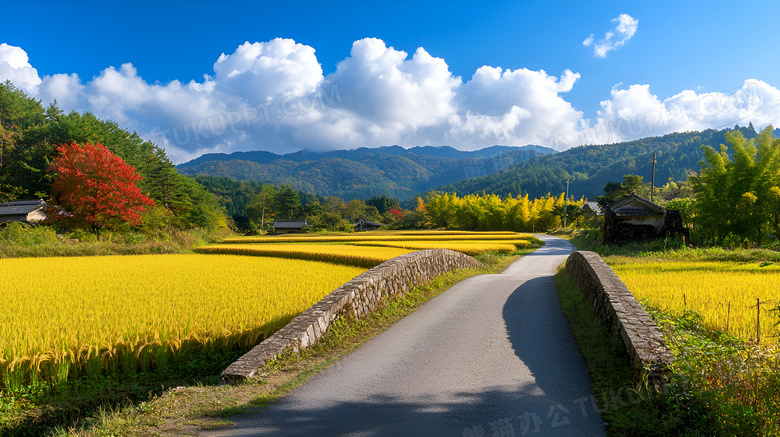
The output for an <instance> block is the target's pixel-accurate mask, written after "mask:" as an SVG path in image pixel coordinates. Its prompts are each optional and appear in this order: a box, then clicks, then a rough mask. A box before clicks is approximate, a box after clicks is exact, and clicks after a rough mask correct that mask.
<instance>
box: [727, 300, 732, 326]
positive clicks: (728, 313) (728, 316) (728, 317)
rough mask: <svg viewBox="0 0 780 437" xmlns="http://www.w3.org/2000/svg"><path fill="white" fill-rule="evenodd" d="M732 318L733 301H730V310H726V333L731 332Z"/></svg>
mask: <svg viewBox="0 0 780 437" xmlns="http://www.w3.org/2000/svg"><path fill="white" fill-rule="evenodd" d="M730 318H731V301H729V306H728V309H727V310H726V333H728V332H729V319H730Z"/></svg>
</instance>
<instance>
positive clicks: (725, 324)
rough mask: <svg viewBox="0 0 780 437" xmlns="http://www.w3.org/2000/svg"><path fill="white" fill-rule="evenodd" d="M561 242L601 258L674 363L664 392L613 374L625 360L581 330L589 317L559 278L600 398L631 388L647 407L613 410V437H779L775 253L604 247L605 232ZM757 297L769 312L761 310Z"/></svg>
mask: <svg viewBox="0 0 780 437" xmlns="http://www.w3.org/2000/svg"><path fill="white" fill-rule="evenodd" d="M559 234H560V235H563V236H566V237H569V238H570V239H571V241H572V242H573V243H574V244H575V245H576V246H577V247H578V248H579V249H581V250H592V251H595V252H597V253H599V254H600V255H602V257H603V258H604V260H605V261H606V262H607V264H609V265H610V266H611V267H613V269H614V270H615V272H616V273H617V274H618V276H620V277H621V279H623V280H624V282H625V283H626V285H627V286H628V288H629V290H631V291H632V293H634V295H635V296H636V297H637V299H638V300H640V302H641V303H642V305H643V306H644V308H645V310H646V311H647V312H648V314H649V315H650V316H651V318H652V319H653V320H654V321H655V322H656V323H657V324H658V325H659V328H660V329H661V331H662V333H663V334H664V338H665V339H666V341H667V345H668V346H669V347H670V348H671V349H672V351H673V352H674V354H675V361H674V363H673V365H672V366H671V367H670V369H669V373H668V375H667V384H666V386H665V387H664V388H663V390H661V391H657V390H654V389H653V388H652V387H651V386H650V385H648V384H647V383H646V382H645V381H644V380H643V374H642V373H639V372H630V371H626V370H624V371H623V372H622V373H621V372H620V371H617V370H614V368H615V367H617V368H622V369H627V368H628V363H627V361H626V358H625V356H621V354H620V353H617V352H615V351H612V353H610V352H609V349H610V346H609V345H604V344H599V342H600V339H599V335H598V334H597V333H595V331H594V329H592V327H591V328H588V326H584V327H583V326H578V325H582V323H584V322H583V320H587V318H588V317H591V318H592V317H593V316H592V310H591V309H590V305H588V304H587V303H586V302H584V300H583V297H582V295H581V293H579V291H578V290H576V287H575V286H574V285H573V283H572V282H571V280H570V279H568V278H567V275H566V273H565V272H560V273H559V274H558V280H559V288H560V290H561V299H562V305H563V306H564V311H565V312H566V313H567V316H568V317H569V321H570V324H571V325H572V328H573V330H574V331H575V336H577V339H578V343H579V345H580V348H581V350H582V351H583V354H584V355H585V357H586V360H587V361H588V366H589V368H590V371H591V378H592V380H593V388H594V393H597V394H598V393H609V392H610V390H612V391H615V390H620V389H623V390H624V391H625V390H626V388H628V389H629V390H632V391H633V392H634V393H635V394H636V396H637V397H635V399H640V400H641V402H631V403H625V402H624V403H613V404H610V408H609V409H607V411H606V412H605V413H602V414H603V416H604V417H605V419H606V420H607V422H608V424H609V434H610V435H626V436H628V435H718V436H733V435H761V436H776V435H780V358H779V357H780V346H779V345H778V334H780V330H779V329H778V323H779V322H780V318H779V316H780V314H779V313H778V308H780V305H778V303H777V301H776V300H773V299H777V298H778V295H777V294H776V286H775V284H776V283H777V275H778V273H779V272H778V270H777V267H776V263H777V262H778V260H779V259H780V254H778V252H776V251H774V250H772V249H766V248H750V249H745V248H724V247H722V246H709V247H708V246H705V247H692V246H691V245H690V243H688V242H686V243H685V244H683V242H682V239H681V238H680V239H675V240H671V239H667V240H663V239H661V240H656V241H648V242H641V243H629V244H626V245H623V246H604V245H602V244H600V232H599V231H567V232H561V233H559ZM735 281H736V282H735ZM756 296H758V298H759V299H760V300H761V302H763V303H764V307H763V309H762V308H760V307H758V308H757V307H756V306H755V303H756V301H755V298H756ZM751 302H752V304H753V306H752V307H751ZM757 316H758V317H757ZM760 317H763V322H761V320H760ZM593 320H595V319H593ZM759 332H763V335H762V338H761V339H760V340H759V338H758V335H757V334H758V333H759ZM605 363H606V364H605ZM620 375H623V376H622V377H620ZM597 396H598V395H597ZM606 399H609V398H606ZM607 402H608V400H607ZM626 418H631V419H628V420H627V419H626Z"/></svg>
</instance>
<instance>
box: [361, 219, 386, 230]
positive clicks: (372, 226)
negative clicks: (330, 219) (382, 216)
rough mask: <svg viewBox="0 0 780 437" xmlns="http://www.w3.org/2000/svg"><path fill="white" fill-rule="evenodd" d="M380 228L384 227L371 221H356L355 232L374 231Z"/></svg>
mask: <svg viewBox="0 0 780 437" xmlns="http://www.w3.org/2000/svg"><path fill="white" fill-rule="evenodd" d="M382 226H385V225H383V224H382V223H378V222H373V221H371V220H358V221H357V223H355V232H363V231H376V230H377V229H379V228H381V227H382Z"/></svg>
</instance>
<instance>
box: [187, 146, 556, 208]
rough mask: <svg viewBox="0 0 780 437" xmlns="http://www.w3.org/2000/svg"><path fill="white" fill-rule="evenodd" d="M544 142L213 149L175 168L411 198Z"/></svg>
mask: <svg viewBox="0 0 780 437" xmlns="http://www.w3.org/2000/svg"><path fill="white" fill-rule="evenodd" d="M553 153H555V151H554V150H553V149H550V148H547V147H541V146H533V145H529V146H523V147H510V146H493V147H488V148H485V149H481V150H476V151H462V150H457V149H454V148H452V147H447V146H445V147H432V146H424V147H412V148H409V149H405V148H403V147H400V146H387V147H379V148H373V149H369V148H365V147H364V148H359V149H354V150H333V151H328V152H311V151H307V150H302V151H299V152H295V153H289V154H286V155H278V154H275V153H271V152H266V151H254V152H235V153H231V154H224V153H211V154H206V155H203V156H200V157H198V158H197V159H194V160H192V161H189V162H186V163H183V164H179V165H178V166H177V167H176V168H177V170H178V171H179V172H180V173H183V174H187V175H204V176H217V177H230V178H233V179H238V180H246V181H258V182H263V183H274V184H287V185H290V186H291V187H293V188H295V189H296V190H299V191H304V192H309V193H317V194H321V195H324V196H338V197H341V198H343V199H345V200H351V199H368V198H370V197H372V196H379V195H382V194H385V195H388V196H390V197H397V198H400V199H406V198H409V197H413V196H415V195H417V193H420V192H425V191H428V190H430V189H433V188H435V187H438V186H441V185H445V184H451V183H454V182H457V181H460V180H463V179H467V178H472V177H483V176H487V175H490V174H495V173H498V172H501V171H504V170H506V169H508V168H511V167H513V166H514V165H516V164H518V163H521V162H523V161H527V160H529V159H532V158H535V157H537V156H543V155H549V154H553Z"/></svg>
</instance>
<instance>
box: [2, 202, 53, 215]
mask: <svg viewBox="0 0 780 437" xmlns="http://www.w3.org/2000/svg"><path fill="white" fill-rule="evenodd" d="M44 206H46V202H45V201H43V200H17V201H14V202H8V203H0V216H2V215H22V214H29V213H31V212H33V211H36V210H38V209H40V208H43V207H44Z"/></svg>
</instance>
